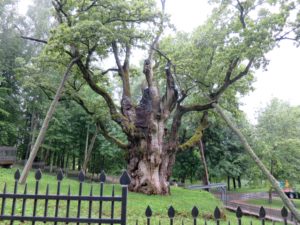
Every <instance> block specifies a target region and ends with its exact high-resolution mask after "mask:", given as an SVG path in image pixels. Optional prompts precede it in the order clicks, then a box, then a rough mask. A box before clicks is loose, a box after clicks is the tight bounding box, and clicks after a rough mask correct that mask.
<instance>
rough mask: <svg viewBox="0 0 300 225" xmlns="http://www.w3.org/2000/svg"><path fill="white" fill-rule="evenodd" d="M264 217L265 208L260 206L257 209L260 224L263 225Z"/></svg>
mask: <svg viewBox="0 0 300 225" xmlns="http://www.w3.org/2000/svg"><path fill="white" fill-rule="evenodd" d="M265 217H266V210H265V208H264V207H260V210H259V219H261V224H262V225H265Z"/></svg>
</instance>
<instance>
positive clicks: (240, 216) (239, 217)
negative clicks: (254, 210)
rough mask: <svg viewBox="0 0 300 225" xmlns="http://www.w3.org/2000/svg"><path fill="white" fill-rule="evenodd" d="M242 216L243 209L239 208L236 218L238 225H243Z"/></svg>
mask: <svg viewBox="0 0 300 225" xmlns="http://www.w3.org/2000/svg"><path fill="white" fill-rule="evenodd" d="M242 216H243V211H242V209H241V207H237V209H236V217H237V218H238V225H242Z"/></svg>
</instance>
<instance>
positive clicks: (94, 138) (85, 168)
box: [82, 126, 98, 173]
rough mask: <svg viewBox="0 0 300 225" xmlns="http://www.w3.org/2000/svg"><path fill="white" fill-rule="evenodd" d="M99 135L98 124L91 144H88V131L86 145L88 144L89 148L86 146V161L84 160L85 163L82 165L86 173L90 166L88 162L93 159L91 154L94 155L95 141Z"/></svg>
mask: <svg viewBox="0 0 300 225" xmlns="http://www.w3.org/2000/svg"><path fill="white" fill-rule="evenodd" d="M97 135H98V126H96V131H95V133H94V135H93V137H92V139H91V142H90V144H88V133H87V135H86V136H87V142H86V146H88V148H86V151H85V156H84V162H83V165H82V170H83V171H84V172H85V173H86V172H87V167H88V163H89V161H90V159H91V155H92V150H93V148H94V145H95V142H96V138H97Z"/></svg>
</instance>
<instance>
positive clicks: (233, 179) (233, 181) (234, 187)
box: [232, 177, 236, 190]
mask: <svg viewBox="0 0 300 225" xmlns="http://www.w3.org/2000/svg"><path fill="white" fill-rule="evenodd" d="M232 183H233V189H234V190H235V189H236V182H235V177H233V178H232Z"/></svg>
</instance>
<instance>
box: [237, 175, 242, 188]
mask: <svg viewBox="0 0 300 225" xmlns="http://www.w3.org/2000/svg"><path fill="white" fill-rule="evenodd" d="M237 182H238V188H241V187H242V182H241V176H238V177H237Z"/></svg>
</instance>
